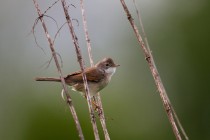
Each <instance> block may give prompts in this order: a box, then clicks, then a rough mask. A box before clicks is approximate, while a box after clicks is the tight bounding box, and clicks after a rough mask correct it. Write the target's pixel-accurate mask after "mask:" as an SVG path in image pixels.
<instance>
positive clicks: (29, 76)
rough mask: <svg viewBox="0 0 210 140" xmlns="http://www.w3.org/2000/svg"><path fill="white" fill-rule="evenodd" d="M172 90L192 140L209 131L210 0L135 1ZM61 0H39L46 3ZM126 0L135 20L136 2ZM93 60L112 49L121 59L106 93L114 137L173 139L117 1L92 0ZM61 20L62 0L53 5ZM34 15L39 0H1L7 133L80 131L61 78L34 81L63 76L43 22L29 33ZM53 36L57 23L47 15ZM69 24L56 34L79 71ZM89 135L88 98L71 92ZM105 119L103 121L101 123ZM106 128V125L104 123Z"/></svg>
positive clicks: (67, 134) (21, 138) (1, 108)
mask: <svg viewBox="0 0 210 140" xmlns="http://www.w3.org/2000/svg"><path fill="white" fill-rule="evenodd" d="M136 1H137V5H138V7H139V8H140V10H141V15H142V19H143V23H144V26H145V31H146V34H147V37H148V40H149V43H150V46H151V49H152V53H153V55H154V59H155V61H156V63H157V67H158V69H159V73H160V75H161V77H162V80H163V82H164V84H165V87H166V90H167V92H168V95H169V97H170V99H171V102H172V103H173V106H174V107H175V109H176V111H177V114H178V116H179V118H180V120H181V122H182V124H183V126H184V128H185V130H186V132H187V134H188V136H189V138H190V139H191V140H197V139H202V140H209V139H210V133H209V132H210V105H209V99H210V95H209V93H210V92H209V87H210V82H209V81H210V74H209V72H210V60H209V52H210V48H209V46H210V43H209V40H210V36H209V33H210V14H209V13H210V2H209V1H208V0H186V1H182V0H177V1H167V0H136ZM53 2H54V1H47V2H46V3H44V2H42V1H41V0H40V1H39V4H40V6H41V8H42V11H44V10H45V9H47V8H48V7H49V6H50V5H51V4H52V3H53ZM68 3H69V4H74V5H75V7H76V8H74V7H70V10H69V11H70V14H71V17H72V18H74V19H77V20H78V21H79V26H77V23H76V22H75V23H74V26H75V31H76V34H77V36H78V39H79V43H80V47H81V50H82V53H83V57H84V59H85V61H86V66H89V63H88V55H87V49H86V44H85V39H84V34H83V28H82V21H81V16H80V8H79V7H80V6H79V3H78V1H76V0H72V1H68ZM126 3H127V4H128V6H129V9H130V11H131V13H132V15H133V17H134V19H135V21H136V22H137V16H136V14H135V10H134V5H133V3H132V1H129V0H127V1H126ZM85 8H86V12H87V20H88V29H89V34H90V38H91V43H92V50H93V58H94V61H95V62H97V61H99V60H100V59H102V58H104V57H107V56H109V57H112V58H113V59H114V60H115V62H116V63H118V64H120V65H121V66H120V67H119V68H118V69H117V72H116V74H115V75H114V76H113V79H112V81H111V83H110V84H109V86H108V87H106V88H105V89H104V90H103V91H102V92H101V96H102V100H103V106H104V110H105V115H106V116H107V127H108V130H109V133H110V137H111V139H121V140H123V139H125V140H127V139H143V140H152V139H164V140H166V139H167V140H168V139H170V140H171V139H175V137H174V135H173V132H172V129H171V126H170V124H169V121H168V119H167V117H166V113H165V112H164V109H163V106H162V102H161V100H160V97H159V94H158V92H157V90H156V88H155V84H154V81H153V79H152V76H151V73H150V71H149V68H148V65H147V63H146V61H145V59H144V55H143V52H142V50H141V49H140V47H139V45H138V42H137V40H136V38H135V36H134V33H133V31H132V29H131V27H130V25H129V23H128V21H127V18H126V16H125V13H124V11H123V9H122V6H121V4H120V1H119V0H115V1H111V0H104V1H86V3H85ZM48 15H50V16H52V17H53V18H54V19H56V21H57V24H58V26H59V27H60V26H61V25H62V24H63V23H64V22H65V18H64V14H63V11H62V8H61V4H60V3H59V2H58V3H57V5H55V6H54V7H53V8H51V9H50V10H49V11H48ZM36 18H37V13H36V10H35V8H34V5H33V2H32V0H18V1H13V0H7V1H2V2H0V139H1V140H42V139H51V140H52V139H61V140H62V139H78V137H77V133H76V130H75V126H74V121H73V119H72V117H71V114H70V113H69V110H68V107H67V105H66V103H65V102H64V101H63V99H62V98H61V95H60V92H61V85H60V84H58V83H47V82H45V83H44V82H35V81H34V77H36V76H58V73H57V70H56V68H55V65H54V62H52V63H51V64H50V66H49V67H48V68H46V62H47V61H49V60H50V58H51V55H50V50H49V46H48V44H47V42H46V38H45V35H44V34H43V29H42V27H41V26H40V24H38V25H37V26H36V32H35V34H36V37H37V40H38V42H39V45H40V46H41V47H42V48H43V49H44V51H45V52H46V54H44V53H43V51H42V50H41V49H40V48H38V47H36V44H35V42H34V38H33V35H28V33H30V31H31V29H32V26H33V23H34V21H35V19H36ZM45 21H46V23H47V27H48V28H49V31H50V34H51V36H52V37H53V36H54V34H55V33H56V31H57V27H56V25H55V23H54V22H53V21H52V20H51V19H49V18H46V19H45ZM67 29H68V28H67V27H64V28H63V29H62V30H61V32H60V34H59V36H58V37H57V40H56V43H55V46H56V51H57V52H58V53H59V54H60V55H61V56H62V60H63V68H62V70H63V73H64V74H68V73H71V72H74V71H76V70H78V69H79V65H78V63H77V62H76V55H75V50H74V48H73V45H72V41H71V39H70V36H69V31H68V30H67ZM71 96H72V98H73V103H74V105H75V108H76V111H77V114H78V116H79V120H80V122H81V125H82V129H83V132H84V135H85V137H86V139H93V138H94V136H93V133H92V126H91V124H90V120H89V115H88V108H87V104H86V101H85V99H84V98H82V97H81V96H80V95H79V94H76V93H75V92H71ZM98 124H99V123H98ZM99 130H100V135H101V137H102V139H103V133H102V130H101V127H100V124H99Z"/></svg>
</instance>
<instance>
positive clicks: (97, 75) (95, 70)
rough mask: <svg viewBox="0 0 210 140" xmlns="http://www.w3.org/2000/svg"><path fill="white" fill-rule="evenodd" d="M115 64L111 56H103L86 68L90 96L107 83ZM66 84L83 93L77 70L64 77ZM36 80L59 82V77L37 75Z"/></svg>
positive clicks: (81, 81) (82, 83)
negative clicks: (93, 64) (92, 65)
mask: <svg viewBox="0 0 210 140" xmlns="http://www.w3.org/2000/svg"><path fill="white" fill-rule="evenodd" d="M118 66H120V65H117V64H115V63H114V61H113V60H112V59H111V58H104V59H103V60H101V61H99V62H98V63H97V64H96V65H95V66H94V67H90V68H86V69H85V74H86V77H87V82H88V87H89V92H90V95H91V97H92V96H94V95H95V94H96V93H97V92H99V91H100V90H102V89H103V88H104V87H106V86H107V85H108V83H109V82H110V80H111V77H112V75H113V74H114V73H115V71H116V67H118ZM64 80H65V82H66V84H68V85H69V86H71V87H72V90H75V91H79V92H81V93H82V94H83V95H85V88H84V82H83V78H82V72H81V71H78V72H75V73H72V74H70V75H67V76H66V77H64ZM36 81H54V82H61V80H60V79H59V78H51V77H38V78H36Z"/></svg>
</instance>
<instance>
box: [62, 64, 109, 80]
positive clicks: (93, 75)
mask: <svg viewBox="0 0 210 140" xmlns="http://www.w3.org/2000/svg"><path fill="white" fill-rule="evenodd" d="M85 74H86V77H87V81H88V82H99V81H101V80H102V79H103V78H104V77H105V74H104V72H103V71H100V70H98V69H96V68H95V67H93V68H89V69H86V70H85ZM65 80H66V82H69V83H78V82H83V78H82V72H81V71H77V72H75V73H72V74H70V75H67V76H66V77H65Z"/></svg>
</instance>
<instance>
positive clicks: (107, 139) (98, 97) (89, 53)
mask: <svg viewBox="0 0 210 140" xmlns="http://www.w3.org/2000/svg"><path fill="white" fill-rule="evenodd" d="M80 7H81V12H82V20H83V28H84V32H85V39H86V43H87V48H88V55H89V60H90V64H91V67H93V66H94V62H93V57H92V53H91V43H90V38H89V34H88V28H87V20H86V16H85V8H84V1H83V0H80ZM96 102H97V104H98V106H99V107H100V110H101V112H100V113H98V114H99V118H100V122H101V125H102V128H103V131H104V136H105V140H110V137H109V133H108V130H107V127H106V122H105V116H104V110H103V106H102V102H101V97H100V94H99V93H97V100H96Z"/></svg>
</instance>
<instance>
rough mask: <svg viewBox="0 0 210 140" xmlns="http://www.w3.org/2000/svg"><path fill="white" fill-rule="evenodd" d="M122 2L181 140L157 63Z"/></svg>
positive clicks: (177, 136) (174, 129) (178, 137)
mask: <svg viewBox="0 0 210 140" xmlns="http://www.w3.org/2000/svg"><path fill="white" fill-rule="evenodd" d="M120 1H121V3H122V6H123V8H124V11H125V13H126V15H127V18H128V20H129V22H130V24H131V26H132V28H133V30H134V33H135V35H136V37H137V39H138V42H139V44H140V45H141V48H142V49H143V52H144V55H145V58H146V60H147V63H148V65H149V67H150V70H151V73H152V76H153V78H154V80H155V84H156V86H157V89H158V91H159V94H160V97H161V99H162V102H163V106H164V108H165V111H166V113H167V116H168V119H169V121H170V123H171V127H172V129H173V132H174V135H175V137H176V139H177V140H181V139H182V138H181V136H180V133H179V130H178V128H177V125H176V122H175V120H174V116H173V113H172V109H171V105H170V101H169V100H168V98H167V96H166V91H165V88H164V86H163V83H162V81H161V79H160V75H159V73H158V70H157V68H156V67H155V65H154V64H155V62H154V59H153V56H152V54H151V53H149V52H148V50H147V48H146V46H145V44H144V41H143V40H142V37H141V35H140V34H139V31H138V28H137V27H136V25H135V23H134V21H133V18H132V16H131V14H130V12H129V10H128V8H127V6H126V4H125V1H124V0H120Z"/></svg>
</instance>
